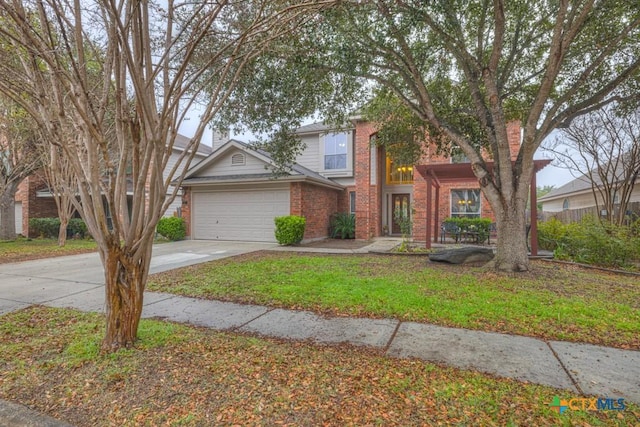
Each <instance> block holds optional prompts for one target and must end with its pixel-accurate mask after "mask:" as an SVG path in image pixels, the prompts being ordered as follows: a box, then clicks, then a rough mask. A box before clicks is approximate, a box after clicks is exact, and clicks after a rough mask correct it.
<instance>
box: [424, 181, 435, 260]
mask: <svg viewBox="0 0 640 427" xmlns="http://www.w3.org/2000/svg"><path fill="white" fill-rule="evenodd" d="M425 179H426V181H427V212H426V217H427V219H426V221H427V239H426V240H427V241H426V243H425V247H426V248H427V249H431V186H432V185H433V182H432V180H431V177H430V176H429V175H427V176H426V177H425Z"/></svg>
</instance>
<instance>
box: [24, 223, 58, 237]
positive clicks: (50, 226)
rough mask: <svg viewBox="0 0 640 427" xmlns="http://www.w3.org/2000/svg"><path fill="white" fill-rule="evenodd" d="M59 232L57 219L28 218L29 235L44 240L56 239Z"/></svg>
mask: <svg viewBox="0 0 640 427" xmlns="http://www.w3.org/2000/svg"><path fill="white" fill-rule="evenodd" d="M58 230H60V219H59V218H30V219H29V232H30V234H31V235H35V236H37V237H42V238H45V239H57V238H58Z"/></svg>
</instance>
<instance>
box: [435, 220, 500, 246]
mask: <svg viewBox="0 0 640 427" xmlns="http://www.w3.org/2000/svg"><path fill="white" fill-rule="evenodd" d="M444 222H445V223H447V224H455V225H457V226H458V228H459V229H460V230H463V231H464V230H467V231H468V230H474V231H476V232H477V233H478V241H479V242H484V241H485V240H487V238H488V237H489V226H491V218H464V217H451V218H447V219H445V220H444Z"/></svg>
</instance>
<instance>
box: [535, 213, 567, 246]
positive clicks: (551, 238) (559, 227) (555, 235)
mask: <svg viewBox="0 0 640 427" xmlns="http://www.w3.org/2000/svg"><path fill="white" fill-rule="evenodd" d="M566 235H567V226H566V225H565V224H563V223H562V221H560V220H558V219H557V218H551V219H550V220H549V221H545V222H538V246H539V247H540V249H545V250H548V251H554V250H555V249H556V248H557V247H558V242H561V241H563V239H564V238H565V237H566Z"/></svg>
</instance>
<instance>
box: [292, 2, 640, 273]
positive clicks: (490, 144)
mask: <svg viewBox="0 0 640 427" xmlns="http://www.w3.org/2000/svg"><path fill="white" fill-rule="evenodd" d="M314 24H315V25H312V26H308V27H304V28H301V29H300V30H299V31H298V32H297V41H296V43H297V46H298V53H296V54H295V55H293V57H294V58H295V59H296V60H297V61H300V62H302V63H303V64H304V67H306V69H309V70H313V71H312V72H315V73H326V74H331V75H334V76H349V77H351V78H353V79H356V80H358V81H364V82H366V85H365V86H362V87H363V88H364V89H367V88H372V89H373V90H374V92H375V93H376V97H377V100H378V101H379V102H378V103H379V104H380V103H382V104H386V105H387V107H388V106H389V105H393V104H396V106H397V107H398V109H395V110H394V111H393V112H391V113H389V114H386V115H385V114H382V115H381V116H378V117H379V118H380V120H379V121H380V129H379V130H384V128H385V127H388V126H396V127H398V126H399V125H398V121H399V120H404V119H405V118H407V116H410V117H408V118H407V120H408V121H409V122H410V123H409V124H408V125H407V126H405V129H409V131H408V132H405V133H404V135H405V136H407V135H410V134H411V133H412V132H413V136H415V137H416V138H417V139H409V140H406V139H405V141H404V143H403V144H401V145H403V146H404V147H400V148H402V149H397V151H398V152H404V153H405V154H404V155H405V156H406V157H411V155H413V156H414V157H413V158H414V159H415V156H418V155H419V153H420V151H421V150H420V144H422V147H424V143H429V144H430V143H433V142H435V143H437V144H440V145H441V147H444V148H445V149H454V150H456V151H457V152H461V153H463V154H464V155H465V156H466V157H467V158H468V159H469V161H470V163H471V168H472V170H473V172H474V174H475V175H476V177H477V178H478V181H479V185H480V188H481V189H482V191H483V193H484V195H485V196H486V198H487V200H488V201H489V203H490V205H491V207H492V209H493V211H494V212H495V215H496V222H497V230H498V236H499V238H498V243H497V253H496V257H495V258H494V261H493V262H492V264H491V265H492V266H493V267H494V268H496V269H499V270H507V271H525V270H528V269H529V261H528V257H527V245H526V236H525V221H526V220H525V206H526V204H527V199H528V197H527V196H528V194H529V186H530V183H531V178H532V174H533V172H534V163H533V156H534V153H535V152H536V150H537V149H538V148H539V147H540V144H541V143H542V141H543V140H544V139H545V137H547V136H548V135H549V134H550V133H551V132H552V131H553V130H554V129H557V128H562V127H566V126H568V125H569V124H570V123H571V122H572V120H574V119H575V118H576V117H579V116H581V115H583V114H586V113H588V112H590V111H593V110H596V109H599V108H601V107H602V106H605V105H607V104H609V103H611V102H613V101H615V100H620V101H622V100H628V99H635V98H637V97H638V96H639V94H640V91H639V90H638V70H639V68H640V29H639V26H640V9H638V7H637V5H635V4H633V2H628V1H626V0H580V1H569V0H559V1H531V0H510V1H504V0H471V1H464V2H463V1H453V2H452V1H450V0H435V1H429V2H423V1H407V0H401V1H397V0H365V1H352V2H345V3H343V4H341V5H340V6H338V7H335V8H332V9H330V10H327V11H325V13H323V15H322V19H321V20H320V21H319V22H318V23H314ZM374 102H375V101H374ZM514 120H517V121H519V122H520V123H521V127H522V132H521V134H522V137H521V144H520V149H519V151H518V152H517V153H516V157H515V161H512V156H511V151H510V147H509V141H508V138H507V125H508V123H509V122H511V121H514ZM415 121H417V122H418V123H414V122H415ZM424 130H426V131H427V133H428V135H429V139H428V141H427V140H426V139H425V138H424V137H421V136H420V132H422V135H424ZM382 133H384V132H379V134H382ZM420 138H422V139H420ZM399 139H400V138H390V139H389V140H388V141H387V143H389V144H391V145H393V144H397V142H398V140H399ZM380 141H382V140H380ZM416 141H418V142H419V143H418V144H417V145H418V147H416ZM394 148H398V147H397V146H396V147H394ZM405 150H406V151H405ZM407 152H408V154H407ZM485 153H486V154H487V155H488V159H489V160H490V161H493V162H494V164H495V167H494V168H493V169H491V168H489V167H488V164H487V160H485V157H484V154H485Z"/></svg>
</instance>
